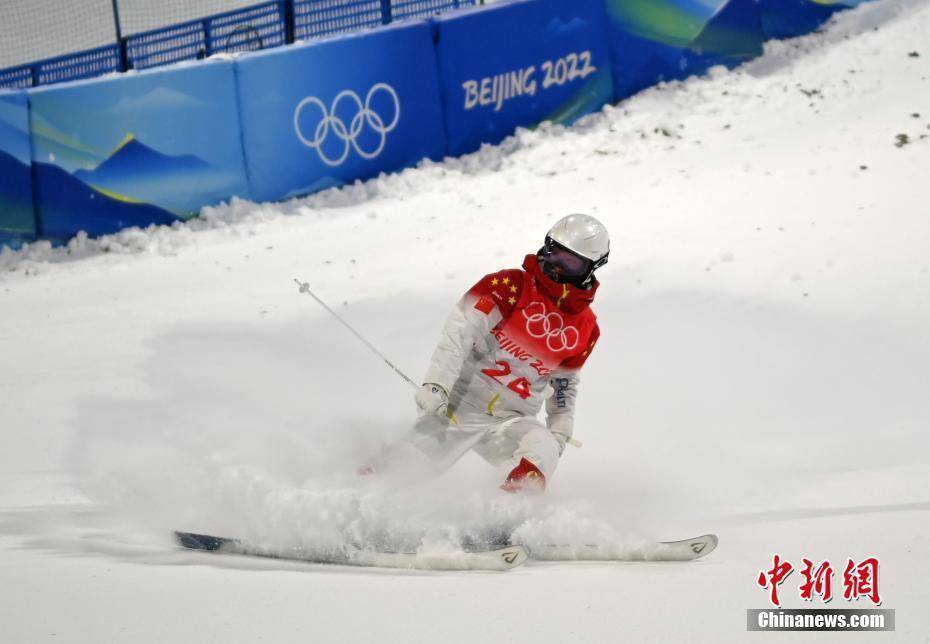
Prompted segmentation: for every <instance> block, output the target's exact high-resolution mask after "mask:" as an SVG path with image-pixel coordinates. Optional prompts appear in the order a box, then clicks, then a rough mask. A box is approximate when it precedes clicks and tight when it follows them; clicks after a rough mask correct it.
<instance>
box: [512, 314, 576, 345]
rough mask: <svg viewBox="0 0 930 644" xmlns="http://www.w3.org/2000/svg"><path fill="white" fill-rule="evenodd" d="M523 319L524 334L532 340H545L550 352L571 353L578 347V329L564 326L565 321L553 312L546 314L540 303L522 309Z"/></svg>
mask: <svg viewBox="0 0 930 644" xmlns="http://www.w3.org/2000/svg"><path fill="white" fill-rule="evenodd" d="M523 317H525V318H526V332H527V333H529V334H530V335H531V336H533V337H534V338H546V346H547V347H549V350H550V351H553V352H556V353H558V352H559V351H571V350H572V349H574V348H575V347H577V346H578V340H579V339H580V334H579V333H578V329H576V328H575V327H573V326H565V320H563V319H562V316H561V315H559V314H558V313H556V312H555V311H552V312H551V313H546V307H545V306H544V305H543V304H542V302H533V303H532V304H530V305H529V306H528V307H526V308H525V309H523Z"/></svg>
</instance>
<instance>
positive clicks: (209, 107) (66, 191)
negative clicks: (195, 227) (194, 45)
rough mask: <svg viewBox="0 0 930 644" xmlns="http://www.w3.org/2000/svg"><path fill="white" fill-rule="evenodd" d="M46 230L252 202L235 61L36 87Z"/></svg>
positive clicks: (37, 159) (97, 226) (61, 234)
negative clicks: (238, 199)
mask: <svg viewBox="0 0 930 644" xmlns="http://www.w3.org/2000/svg"><path fill="white" fill-rule="evenodd" d="M29 97H30V103H31V135H32V150H33V159H34V167H35V175H34V176H35V182H36V185H35V189H36V195H37V201H36V207H37V210H38V213H37V214H38V221H39V232H40V234H41V235H42V236H44V237H47V238H49V239H53V240H56V241H63V240H66V239H68V238H70V237H72V236H73V235H75V234H76V233H77V232H78V231H81V230H84V231H86V232H87V233H88V234H90V235H100V234H105V233H111V232H115V231H117V230H119V229H121V228H125V227H128V226H146V225H148V224H152V223H156V224H168V223H171V222H173V221H176V220H178V219H186V218H188V217H191V216H194V215H196V214H198V212H199V211H200V209H201V208H202V207H203V206H206V205H211V204H216V203H218V202H220V201H223V200H226V199H229V198H230V197H232V196H241V197H248V196H249V195H248V185H247V182H246V177H245V163H244V161H243V157H242V146H241V142H240V135H239V132H240V124H239V118H238V111H237V110H236V87H235V69H234V66H233V63H232V62H231V61H210V62H204V63H201V64H198V65H193V66H189V67H179V68H175V69H167V70H155V71H147V72H139V73H136V74H131V75H126V76H118V77H109V78H103V79H95V80H90V81H82V82H76V83H66V84H63V85H55V86H50V87H44V88H38V89H32V90H29Z"/></svg>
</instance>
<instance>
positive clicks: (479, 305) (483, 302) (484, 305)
mask: <svg viewBox="0 0 930 644" xmlns="http://www.w3.org/2000/svg"><path fill="white" fill-rule="evenodd" d="M475 308H476V309H478V310H479V311H481V312H482V313H484V314H485V315H490V314H491V311H492V310H494V302H492V301H491V300H489V299H488V298H486V297H482V298H480V299H479V300H478V301H477V302H475Z"/></svg>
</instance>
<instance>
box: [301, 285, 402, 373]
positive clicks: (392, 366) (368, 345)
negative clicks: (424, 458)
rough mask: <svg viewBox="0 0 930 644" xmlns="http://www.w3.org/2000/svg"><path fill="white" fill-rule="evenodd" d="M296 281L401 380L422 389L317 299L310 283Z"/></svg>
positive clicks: (302, 289)
mask: <svg viewBox="0 0 930 644" xmlns="http://www.w3.org/2000/svg"><path fill="white" fill-rule="evenodd" d="M294 281H295V282H296V283H297V285H298V286H299V287H300V292H301V293H306V294H307V295H309V296H310V297H312V298H313V299H314V300H316V301H317V302H318V303H319V304H320V306H322V307H323V308H324V309H326V310H327V311H329V312H330V314H332V316H333V317H334V318H336V319H337V320H339V321H340V322H341V323H342V325H343V326H344V327H345V328H347V329H348V330H349V331H351V332H352V334H353V335H354V336H355V337H356V338H358V339H359V340H361V341H362V343H363V344H364V345H365V346H366V347H368V348H369V349H371V350H372V351H374V353H375V355H377V356H378V357H379V358H381V359H382V360H384V362H385V364H387V366H389V367H390V368H391V369H393V370H394V371H395V372H397V375H399V376H400V377H401V378H403V379H404V380H406V381H407V382H409V383H410V384H411V385H412V386H413V387H414V388H415V389H419V388H420V385H418V384H417V383H415V382H414V381H413V380H411V379H410V378H408V377H407V374H405V373H404V372H403V371H401V370H400V369H398V368H397V367H396V366H395V365H394V363H393V362H391V361H390V360H388V359H387V358H386V357H385V356H384V354H383V353H381V352H380V351H378V349H377V347H375V345H373V344H372V343H371V342H369V341H368V340H366V339H365V338H363V337H362V334H361V333H359V332H358V331H356V330H355V329H353V328H352V326H351V325H350V324H349V323H348V322H346V321H345V320H343V319H342V317H341V316H340V315H339V314H338V313H336V312H335V311H334V310H332V309H331V308H329V307H328V306H326V302H324V301H323V300H321V299H320V298H319V297H317V294H316V293H314V292H313V291H311V290H310V282H301V281H300V280H299V279H297V278H296V277H295V278H294Z"/></svg>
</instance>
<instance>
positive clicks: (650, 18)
mask: <svg viewBox="0 0 930 644" xmlns="http://www.w3.org/2000/svg"><path fill="white" fill-rule="evenodd" d="M775 1H776V2H783V1H784V2H787V1H789V0H775ZM607 14H608V19H609V22H608V31H609V34H610V47H611V56H612V59H613V70H614V89H615V91H616V98H617V99H618V100H620V99H623V98H626V97H628V96H632V95H633V94H635V93H636V92H638V91H640V90H642V89H645V88H647V87H650V86H652V85H655V84H656V83H659V82H662V81H671V80H681V79H684V78H688V77H689V76H695V75H701V74H703V73H704V72H706V71H707V70H708V69H710V68H711V67H713V66H715V65H725V66H727V67H735V66H737V65H740V64H742V63H744V62H746V61H747V60H750V59H752V58H755V57H756V56H759V55H760V54H761V53H762V43H763V41H764V37H763V34H762V22H761V16H760V12H759V6H758V2H757V1H756V0H607Z"/></svg>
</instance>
